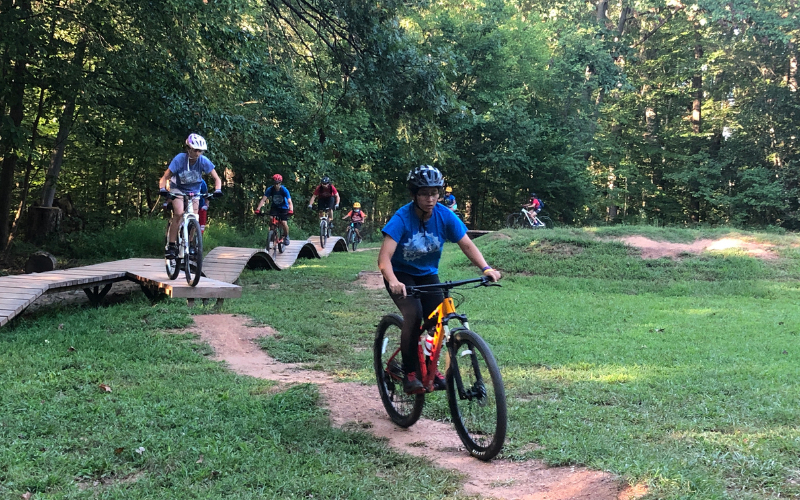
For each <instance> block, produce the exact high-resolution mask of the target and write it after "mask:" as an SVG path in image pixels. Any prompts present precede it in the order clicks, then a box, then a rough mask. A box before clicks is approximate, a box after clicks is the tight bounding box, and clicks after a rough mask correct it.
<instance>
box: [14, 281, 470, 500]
mask: <svg viewBox="0 0 800 500" xmlns="http://www.w3.org/2000/svg"><path fill="white" fill-rule="evenodd" d="M190 322H191V317H190V315H189V312H188V311H187V309H186V307H185V305H182V304H180V301H171V302H162V303H158V304H156V305H154V306H152V305H150V303H149V302H147V301H145V300H144V299H143V298H142V297H140V296H135V297H133V298H132V299H131V300H130V301H128V302H127V303H124V304H120V305H116V306H112V307H108V308H101V309H88V308H77V310H76V308H74V307H73V308H71V309H70V310H66V309H54V310H52V311H50V312H49V313H46V314H44V315H39V316H38V317H34V318H24V319H23V320H21V321H19V322H18V324H17V325H15V326H13V327H11V328H8V327H4V328H3V330H2V332H0V384H1V385H2V387H3V390H2V391H0V498H4V499H5V498H22V495H23V494H25V493H27V492H30V493H32V494H33V498H34V499H77V498H85V499H89V498H106V499H117V498H119V499H123V498H124V499H155V498H164V499H176V498H196V499H200V498H209V499H217V498H226V499H228V498H230V499H256V498H258V499H262V498H275V499H283V498H358V499H371V498H375V497H376V496H378V497H381V498H384V497H385V498H398V499H399V498H442V497H445V496H448V495H450V494H451V493H452V492H454V491H455V490H456V488H457V484H458V483H457V481H455V479H454V475H453V474H452V473H448V472H437V471H434V470H433V469H431V468H429V467H426V464H423V463H421V462H420V461H419V460H416V459H411V458H409V457H406V456H403V455H400V454H397V453H395V452H393V451H391V450H389V449H387V448H386V446H385V444H384V443H382V442H379V441H377V440H375V439H374V438H372V437H370V436H368V435H366V434H363V433H358V432H343V431H339V430H335V429H332V428H331V427H330V426H329V423H328V419H327V417H326V415H325V412H324V411H323V409H321V408H320V406H319V404H318V393H317V390H316V388H315V387H314V386H313V385H300V386H295V387H293V388H290V389H288V390H286V391H284V392H278V393H276V392H275V390H274V388H273V387H272V383H270V382H269V381H264V380H257V379H253V378H249V377H242V376H237V375H234V374H232V373H231V372H229V371H228V370H227V369H226V368H224V366H223V365H222V364H220V363H217V362H213V361H211V360H209V359H208V357H207V356H208V355H209V354H210V353H211V351H210V349H209V348H208V347H207V346H206V345H203V344H199V343H198V342H197V339H196V338H195V337H194V336H193V335H190V334H186V333H181V332H184V327H185V326H187V325H189V323H190Z"/></svg>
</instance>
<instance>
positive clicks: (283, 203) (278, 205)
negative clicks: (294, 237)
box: [255, 174, 294, 247]
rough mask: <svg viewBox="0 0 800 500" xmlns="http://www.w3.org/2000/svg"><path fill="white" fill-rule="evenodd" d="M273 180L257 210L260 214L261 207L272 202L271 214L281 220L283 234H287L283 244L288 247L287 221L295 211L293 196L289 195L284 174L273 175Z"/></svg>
mask: <svg viewBox="0 0 800 500" xmlns="http://www.w3.org/2000/svg"><path fill="white" fill-rule="evenodd" d="M272 182H273V185H272V186H270V187H268V188H267V189H266V191H264V196H262V197H261V201H259V202H258V206H257V207H256V210H255V212H256V213H257V214H260V213H261V207H263V206H264V203H267V202H269V203H270V207H269V215H274V216H275V217H277V218H278V220H280V221H281V227H283V234H285V235H286V237H285V238H284V239H283V244H284V246H287V247H288V246H289V224H288V223H287V222H286V221H288V220H289V216H290V215H292V214H293V213H294V204H293V203H292V197H291V196H290V195H289V190H288V189H286V187H285V186H283V176H282V175H281V174H275V175H273V176H272Z"/></svg>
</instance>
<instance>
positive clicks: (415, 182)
mask: <svg viewBox="0 0 800 500" xmlns="http://www.w3.org/2000/svg"><path fill="white" fill-rule="evenodd" d="M406 185H407V186H408V190H409V191H411V193H413V194H417V191H419V189H420V188H424V187H438V188H442V187H444V177H443V176H442V173H441V172H440V171H439V169H438V168H436V167H432V166H430V165H420V166H419V167H417V168H415V169H414V170H412V171H411V172H409V173H408V178H406Z"/></svg>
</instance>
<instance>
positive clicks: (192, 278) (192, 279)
mask: <svg viewBox="0 0 800 500" xmlns="http://www.w3.org/2000/svg"><path fill="white" fill-rule="evenodd" d="M187 234H188V236H189V241H187V242H186V243H187V245H186V246H187V249H186V253H185V255H184V259H185V266H184V269H185V271H186V282H187V283H188V284H189V286H196V285H197V282H198V281H200V275H201V274H203V234H202V233H201V232H200V224H199V223H198V222H197V221H196V220H194V219H189V227H188V231H187Z"/></svg>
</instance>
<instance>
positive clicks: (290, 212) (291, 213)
mask: <svg viewBox="0 0 800 500" xmlns="http://www.w3.org/2000/svg"><path fill="white" fill-rule="evenodd" d="M286 215H294V210H289V211H288V212H286Z"/></svg>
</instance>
